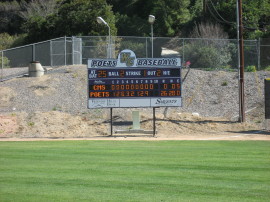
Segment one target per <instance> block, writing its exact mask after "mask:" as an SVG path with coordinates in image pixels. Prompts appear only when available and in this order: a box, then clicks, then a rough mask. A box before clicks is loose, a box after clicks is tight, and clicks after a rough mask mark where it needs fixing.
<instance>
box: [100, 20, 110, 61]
mask: <svg viewBox="0 0 270 202" xmlns="http://www.w3.org/2000/svg"><path fill="white" fill-rule="evenodd" d="M97 22H98V24H104V25H106V26H107V27H108V28H109V44H108V49H109V58H111V57H112V54H111V52H112V50H111V28H110V26H109V24H108V23H107V22H106V21H105V20H104V19H103V18H102V17H97Z"/></svg>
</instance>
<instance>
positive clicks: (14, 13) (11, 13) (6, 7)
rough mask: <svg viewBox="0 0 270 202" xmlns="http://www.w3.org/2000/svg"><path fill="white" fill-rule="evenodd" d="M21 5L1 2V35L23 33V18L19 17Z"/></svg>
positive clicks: (13, 2)
mask: <svg viewBox="0 0 270 202" xmlns="http://www.w3.org/2000/svg"><path fill="white" fill-rule="evenodd" d="M19 11H20V5H19V3H18V2H17V1H15V0H14V1H10V2H8V1H7V2H0V33H4V32H7V33H9V34H18V33H21V32H22V30H21V29H20V27H21V23H22V18H21V17H20V16H19V15H18V13H19Z"/></svg>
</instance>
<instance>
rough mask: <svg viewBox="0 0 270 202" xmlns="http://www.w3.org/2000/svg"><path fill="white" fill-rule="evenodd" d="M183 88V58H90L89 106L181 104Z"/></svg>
mask: <svg viewBox="0 0 270 202" xmlns="http://www.w3.org/2000/svg"><path fill="white" fill-rule="evenodd" d="M123 53H124V54H125V55H124V56H125V58H124V59H123V58H122V57H123ZM121 54H122V55H121ZM127 55H128V57H127ZM130 58H133V62H130V61H127V60H128V59H130ZM165 61H166V62H165ZM123 63H124V64H123ZM161 63H162V64H161ZM127 64H129V66H127ZM138 64H139V65H138ZM181 88H182V86H181V68H180V58H173V59H172V58H170V59H169V58H150V59H149V58H147V59H146V58H145V59H139V58H138V59H136V56H135V53H133V52H132V51H130V50H124V51H122V52H121V53H120V54H119V56H118V59H116V60H115V61H114V60H113V59H108V60H105V59H89V60H88V108H106V107H107V108H120V107H168V106H171V107H180V106H181Z"/></svg>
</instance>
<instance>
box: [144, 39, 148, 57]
mask: <svg viewBox="0 0 270 202" xmlns="http://www.w3.org/2000/svg"><path fill="white" fill-rule="evenodd" d="M145 42H146V43H145V53H146V58H148V47H147V37H145Z"/></svg>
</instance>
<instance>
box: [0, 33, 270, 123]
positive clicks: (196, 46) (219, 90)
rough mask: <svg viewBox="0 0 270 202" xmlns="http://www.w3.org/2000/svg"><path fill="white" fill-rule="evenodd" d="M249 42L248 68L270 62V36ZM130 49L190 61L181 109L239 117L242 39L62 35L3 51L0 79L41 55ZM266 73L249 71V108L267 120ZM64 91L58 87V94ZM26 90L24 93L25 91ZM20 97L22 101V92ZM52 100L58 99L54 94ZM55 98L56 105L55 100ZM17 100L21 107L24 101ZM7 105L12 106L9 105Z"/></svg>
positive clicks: (49, 58) (69, 61) (72, 57)
mask: <svg viewBox="0 0 270 202" xmlns="http://www.w3.org/2000/svg"><path fill="white" fill-rule="evenodd" d="M244 46H245V47H244V54H245V67H246V68H247V67H249V66H254V67H256V68H257V69H259V70H260V69H265V68H267V67H269V66H270V39H260V40H246V41H245V42H244ZM124 49H131V50H133V51H134V52H135V54H136V56H137V57H138V58H149V57H152V53H153V57H156V58H159V57H180V58H181V61H182V63H183V65H182V66H183V67H184V68H183V71H182V78H183V81H184V82H183V103H184V104H183V107H182V108H181V109H177V110H178V112H179V113H182V112H191V113H192V112H198V113H199V114H201V115H202V116H222V117H228V118H230V119H231V120H235V119H237V117H238V110H237V108H238V104H239V99H238V93H239V92H238V90H239V88H238V78H239V77H238V71H237V70H238V43H237V40H228V39H195V38H165V37H164V38H162V37H155V38H154V40H153V49H152V39H151V37H127V36H125V37H124V36H122V37H121V36H117V37H114V36H113V37H106V36H80V37H61V38H57V39H52V40H48V41H44V42H40V43H35V44H30V45H26V46H22V47H17V48H13V49H8V50H3V51H0V60H1V61H0V65H1V66H0V67H1V69H0V73H1V78H0V79H1V81H4V80H7V79H9V78H13V77H15V76H21V75H24V74H27V73H28V65H29V63H30V62H31V61H39V62H40V63H41V64H42V66H45V67H46V66H50V67H57V66H65V65H82V64H84V65H86V64H87V60H88V58H108V57H113V58H116V57H117V56H118V53H119V52H120V51H122V50H124ZM152 51H153V52H152ZM185 67H190V68H185ZM74 69H75V68H74ZM78 69H80V68H78ZM247 69H248V68H247ZM201 70H222V71H201ZM74 71H75V70H74ZM76 71H77V70H76ZM52 72H53V71H52ZM55 72H57V71H55ZM67 75H68V74H64V75H62V76H67ZM58 76H59V75H58ZM83 76H84V75H83ZM77 77H79V76H74V77H72V78H73V80H74V81H73V82H75V80H76V79H77V80H76V84H79V83H80V82H82V81H81V80H79V79H80V78H77ZM266 77H270V72H266V71H259V72H250V73H247V74H245V95H246V102H245V103H246V111H247V113H248V114H250V115H251V116H250V119H253V120H255V121H257V122H259V121H262V119H259V118H258V117H262V114H263V113H264V111H263V106H264V104H263V100H264V93H263V92H264V91H263V80H264V78H266ZM59 78H60V77H59ZM65 81H66V80H63V81H61V82H65ZM83 81H84V80H83ZM68 85H69V82H67V83H65V84H63V85H61V86H62V87H61V88H64V86H65V87H66V88H67V89H68V90H69V89H70V88H72V86H75V83H72V86H68ZM3 86H9V82H3ZM83 86H84V87H86V86H87V85H86V83H83ZM55 90H56V91H57V92H58V91H59V92H58V93H59V94H60V95H62V94H61V93H60V91H64V90H65V89H55ZM66 92H69V91H66ZM75 92H77V91H73V93H72V98H73V97H76V96H77V97H76V99H79V98H80V97H84V96H85V94H83V95H76V94H74V93H75ZM85 92H86V90H85ZM58 93H55V95H57V94H58ZM26 94H27V93H26ZM67 94H68V93H67ZM24 95H25V94H22V95H21V97H23V96H24ZM18 97H19V96H18ZM45 97H46V96H44V99H45ZM61 97H62V96H61ZM14 99H15V98H14ZM16 99H17V98H16ZM24 99H26V98H24ZM39 99H41V98H39ZM42 99H43V98H42ZM60 99H62V98H59V97H58V98H55V99H54V101H55V102H56V103H55V105H57V106H58V105H59V103H63V104H62V105H63V106H62V108H63V109H64V108H65V107H66V106H64V105H66V103H65V104H64V102H61V101H59V100H60ZM17 102H18V103H21V101H20V100H19V98H18V101H17ZM28 102H29V103H30V102H31V101H27V103H28ZM39 102H41V100H39ZM44 102H45V101H44ZM46 102H47V101H46ZM50 102H53V101H51V100H50ZM83 102H86V98H85V100H84V101H82V102H77V101H74V100H72V102H71V103H72V106H73V105H74V106H76V107H74V106H73V107H70V108H69V109H67V112H74V109H76V110H77V111H75V112H76V113H77V112H81V111H83V112H86V111H87V109H86V107H85V106H86V104H83V105H82V103H83ZM50 104H51V105H53V103H50ZM14 106H16V108H19V106H21V105H14ZM22 106H24V105H22ZM44 106H46V105H44ZM82 106H83V107H82ZM5 110H10V109H6V108H5ZM11 110H12V109H11ZM170 110H171V109H170ZM75 112H74V113H75ZM166 113H167V111H166ZM168 113H169V112H168ZM164 114H165V110H164Z"/></svg>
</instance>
